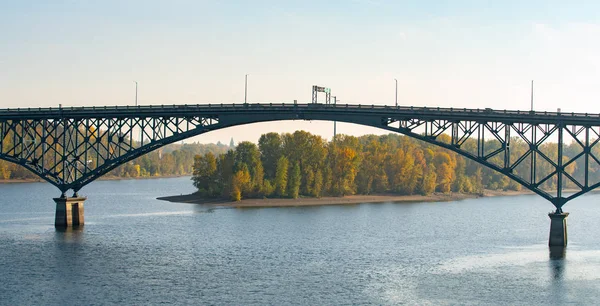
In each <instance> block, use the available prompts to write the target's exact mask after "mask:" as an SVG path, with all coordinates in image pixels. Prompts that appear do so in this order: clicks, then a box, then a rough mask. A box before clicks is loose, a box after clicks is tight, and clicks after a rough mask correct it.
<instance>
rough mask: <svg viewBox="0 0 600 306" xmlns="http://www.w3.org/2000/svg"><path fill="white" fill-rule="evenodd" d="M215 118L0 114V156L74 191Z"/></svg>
mask: <svg viewBox="0 0 600 306" xmlns="http://www.w3.org/2000/svg"><path fill="white" fill-rule="evenodd" d="M217 124H218V118H215V117H214V116H213V117H202V116H181V117H168V116H159V117H120V118H119V117H107V118H102V117H89V118H67V117H64V118H53V119H20V120H19V119H17V120H2V119H0V140H1V141H0V153H1V154H0V158H1V159H4V160H7V161H10V162H13V163H15V164H18V165H21V166H23V167H25V168H27V169H29V170H30V171H32V172H34V173H35V174H37V175H38V176H40V177H41V178H43V179H44V180H46V181H48V182H49V183H51V184H52V185H54V186H56V187H58V188H59V189H60V190H61V191H62V193H63V194H64V193H65V192H66V191H67V190H69V189H72V190H73V191H74V192H75V193H77V191H79V190H80V189H81V188H82V187H83V186H85V185H86V184H88V183H90V182H92V181H93V180H95V179H97V178H98V177H100V176H102V175H104V174H106V173H107V172H109V171H111V170H112V169H114V168H116V167H117V166H119V165H121V164H124V163H126V162H128V161H130V160H132V159H134V158H137V157H139V156H141V155H144V154H146V153H148V152H150V151H153V150H155V149H157V148H159V147H161V146H164V145H166V144H169V143H173V142H176V141H180V140H183V139H185V138H188V137H191V136H194V135H196V134H199V133H201V132H203V131H205V130H206V129H208V128H210V127H211V126H214V125H217Z"/></svg>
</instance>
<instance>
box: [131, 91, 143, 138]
mask: <svg viewBox="0 0 600 306" xmlns="http://www.w3.org/2000/svg"><path fill="white" fill-rule="evenodd" d="M133 82H135V106H136V107H137V106H138V82H137V81H133ZM132 132H133V131H132ZM132 137H133V136H132ZM143 145H144V131H143V130H142V127H141V126H140V147H141V146H143Z"/></svg>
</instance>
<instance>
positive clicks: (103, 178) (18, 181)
mask: <svg viewBox="0 0 600 306" xmlns="http://www.w3.org/2000/svg"><path fill="white" fill-rule="evenodd" d="M184 176H189V177H191V175H190V174H185V175H161V176H140V177H119V176H101V177H100V178H98V179H97V180H98V181H120V180H151V179H161V178H174V177H184ZM39 182H46V181H44V180H43V179H41V178H34V179H10V180H0V184H22V183H39Z"/></svg>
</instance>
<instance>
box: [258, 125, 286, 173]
mask: <svg viewBox="0 0 600 306" xmlns="http://www.w3.org/2000/svg"><path fill="white" fill-rule="evenodd" d="M282 146H283V142H282V140H281V136H279V134H277V133H267V134H263V135H261V136H260V139H258V149H259V151H260V160H261V161H262V164H263V167H264V172H265V179H269V180H272V179H274V178H275V171H276V168H277V161H278V160H279V158H280V157H281V155H282V153H283V152H282V151H283V147H282Z"/></svg>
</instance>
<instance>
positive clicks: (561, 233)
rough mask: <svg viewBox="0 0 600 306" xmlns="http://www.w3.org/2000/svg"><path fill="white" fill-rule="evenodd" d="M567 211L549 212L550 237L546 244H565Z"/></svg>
mask: <svg viewBox="0 0 600 306" xmlns="http://www.w3.org/2000/svg"><path fill="white" fill-rule="evenodd" d="M568 215H569V213H549V214H548V216H549V217H550V239H549V241H548V245H549V246H551V247H566V246H567V216H568Z"/></svg>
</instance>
